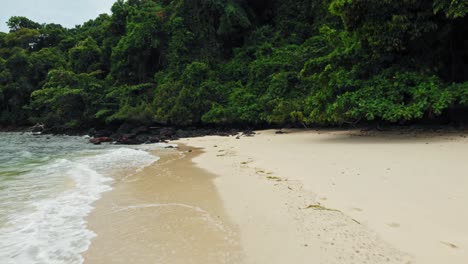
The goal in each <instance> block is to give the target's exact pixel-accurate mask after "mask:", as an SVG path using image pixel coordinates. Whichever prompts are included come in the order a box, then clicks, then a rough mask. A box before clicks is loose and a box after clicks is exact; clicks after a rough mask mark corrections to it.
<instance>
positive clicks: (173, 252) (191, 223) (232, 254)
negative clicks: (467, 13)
mask: <svg viewBox="0 0 468 264" xmlns="http://www.w3.org/2000/svg"><path fill="white" fill-rule="evenodd" d="M183 149H184V147H183V146H181V147H180V149H179V150H174V149H159V150H155V151H154V154H156V155H157V156H159V157H160V160H158V161H157V162H155V163H153V164H152V165H150V166H148V167H146V168H144V169H143V170H141V171H139V172H136V173H134V174H133V175H131V176H128V173H124V174H123V175H122V176H123V177H118V178H117V179H116V181H115V183H114V184H113V186H112V187H113V189H112V190H111V191H110V192H107V193H104V195H103V196H102V198H101V199H100V200H99V201H97V202H96V204H95V209H94V210H93V212H92V213H91V214H90V215H89V216H88V217H87V221H88V228H89V229H90V230H92V231H93V232H95V233H97V237H95V238H94V239H93V240H92V243H91V246H90V247H89V249H88V250H87V251H86V252H84V253H83V254H82V256H83V258H84V260H85V261H84V263H93V264H95V263H103V264H106V263H132V264H146V263H174V264H177V263H180V264H184V263H239V259H240V258H242V255H241V249H240V244H239V243H238V241H237V237H236V234H237V233H238V232H237V231H236V226H235V225H233V224H232V223H231V222H230V220H229V219H228V218H227V216H226V213H225V211H224V208H223V206H222V203H221V201H220V200H219V196H218V194H217V191H216V189H215V188H214V186H213V185H212V184H211V181H212V178H213V177H215V176H214V175H211V174H209V173H207V172H205V171H203V170H201V169H197V168H196V167H195V166H193V164H192V163H191V159H192V158H193V157H195V156H197V155H199V154H200V151H198V150H194V151H192V152H191V153H189V152H187V151H183ZM125 174H127V175H125Z"/></svg>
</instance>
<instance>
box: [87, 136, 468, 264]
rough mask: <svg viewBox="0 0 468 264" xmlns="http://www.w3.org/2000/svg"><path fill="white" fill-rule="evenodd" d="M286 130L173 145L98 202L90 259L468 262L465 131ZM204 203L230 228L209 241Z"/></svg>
mask: <svg viewBox="0 0 468 264" xmlns="http://www.w3.org/2000/svg"><path fill="white" fill-rule="evenodd" d="M284 132H285V133H286V134H276V133H275V131H274V130H266V131H259V132H258V133H257V135H256V136H254V137H240V138H239V139H237V137H234V136H231V137H222V136H206V137H198V138H184V139H180V140H177V141H174V142H172V143H176V144H179V146H180V148H179V149H177V150H161V151H162V152H158V153H157V155H158V156H160V157H161V159H160V160H159V161H158V162H156V163H155V164H153V165H151V166H149V167H147V168H145V169H144V170H143V171H141V172H139V173H137V174H136V175H134V176H132V177H131V178H129V179H128V180H126V181H120V182H117V183H116V184H115V185H114V186H113V187H114V189H113V190H112V191H111V192H109V193H105V194H104V196H103V198H102V199H101V200H99V201H98V202H97V203H96V209H95V210H94V211H93V213H92V214H91V215H90V216H89V217H88V220H89V228H90V229H91V230H93V231H94V232H96V233H97V235H98V236H97V238H95V239H94V240H93V241H92V244H91V247H90V248H89V250H88V251H87V252H85V253H84V254H83V256H84V258H85V260H86V261H85V263H92V264H94V263H98V264H99V263H126V262H128V261H130V260H131V261H132V262H135V263H136V264H138V263H148V261H149V260H151V261H152V262H154V261H159V262H158V263H171V264H172V263H249V264H250V263H252V264H253V263H272V264H276V263H277V264H280V263H297V264H301V263H311V262H314V263H346V264H352V263H359V264H361V263H372V264H379V263H401V264H407V263H413V264H414V263H416V264H418V263H421V264H438V263H453V264H458V263H460V264H462V263H465V262H466V260H468V253H467V251H466V250H467V248H468V227H466V226H465V224H464V223H465V220H467V219H468V212H466V210H464V209H463V208H464V204H466V203H468V194H466V191H464V190H463V187H465V186H468V185H466V184H468V179H466V177H463V172H464V171H468V163H463V162H462V161H463V159H464V157H468V139H467V138H466V136H467V134H466V132H464V131H462V132H460V131H455V132H447V131H443V132H440V133H437V132H432V133H429V132H426V133H418V132H415V133H412V134H408V133H399V132H398V131H396V132H395V131H393V132H374V131H358V130H354V131H350V130H346V131H333V130H326V131H325V130H318V131H315V130H284ZM188 150H191V152H188ZM163 152H164V153H163ZM418 153H419V154H418ZM166 154H168V155H166ZM171 155H172V156H171ZM171 157H172V158H171ZM422 186H424V188H421V187H422ZM161 204H165V205H167V206H166V207H164V206H163V207H161ZM180 205H183V206H180ZM187 205H188V206H187ZM171 207H172V208H173V209H174V207H175V208H178V209H177V210H169V211H165V210H166V209H168V208H171ZM194 207H195V208H199V209H201V211H200V210H198V209H197V210H195V212H198V213H202V212H209V213H208V215H211V216H214V215H216V216H218V217H219V218H214V219H215V220H216V219H218V220H219V221H218V220H217V222H216V223H217V225H219V224H221V226H224V227H225V229H224V230H226V229H227V230H229V232H227V233H224V231H223V232H221V234H222V235H220V233H218V232H216V230H215V232H213V233H211V234H212V236H211V237H212V238H213V237H214V238H216V239H206V235H205V233H206V229H205V232H203V234H202V233H201V232H200V230H203V229H204V228H203V226H205V225H207V226H208V227H210V226H212V224H213V222H212V221H211V224H209V223H207V222H206V218H204V219H205V220H203V221H202V222H193V215H187V212H194V211H193V208H194ZM434 208H436V210H434ZM202 214H203V213H202ZM179 219H185V220H187V221H182V222H179V221H178V220H179ZM211 219H213V218H211ZM161 226H163V227H164V226H166V227H168V229H164V228H162V227H161ZM215 226H216V225H215ZM208 229H210V228H208ZM215 229H216V228H215ZM142 230H144V232H143V231H142ZM168 230H170V232H168ZM211 231H213V230H212V229H211ZM218 231H219V230H218ZM147 234H151V235H147ZM226 234H229V235H228V237H229V239H226ZM141 235H143V238H141V237H140V238H139V236H141ZM187 237H195V238H196V239H199V241H198V242H197V243H186V242H187V241H186V239H185V238H187ZM189 242H190V241H189ZM192 242H193V241H192ZM220 245H221V247H218V246H220ZM174 248H175V249H176V250H175V251H174ZM216 252H217V253H216ZM223 252H224V253H226V252H227V253H228V254H227V255H226V254H224V253H223ZM221 253H222V254H221ZM220 254H221V255H220ZM162 255H164V256H165V258H162V257H161V256H162ZM210 257H211V259H209V258H210ZM213 257H214V258H216V260H213ZM207 258H208V259H207Z"/></svg>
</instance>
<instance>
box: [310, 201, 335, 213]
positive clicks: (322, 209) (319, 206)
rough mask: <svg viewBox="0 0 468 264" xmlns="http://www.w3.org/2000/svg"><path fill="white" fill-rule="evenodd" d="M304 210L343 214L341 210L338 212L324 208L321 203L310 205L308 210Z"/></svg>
mask: <svg viewBox="0 0 468 264" xmlns="http://www.w3.org/2000/svg"><path fill="white" fill-rule="evenodd" d="M304 209H314V210H320V211H332V212H341V211H340V210H336V209H331V208H327V207H324V206H322V205H321V204H320V203H318V204H311V205H308V206H307V207H306V208H304Z"/></svg>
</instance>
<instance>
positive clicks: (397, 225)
mask: <svg viewBox="0 0 468 264" xmlns="http://www.w3.org/2000/svg"><path fill="white" fill-rule="evenodd" d="M387 225H388V226H389V227H393V228H398V227H400V224H399V223H389V224H387Z"/></svg>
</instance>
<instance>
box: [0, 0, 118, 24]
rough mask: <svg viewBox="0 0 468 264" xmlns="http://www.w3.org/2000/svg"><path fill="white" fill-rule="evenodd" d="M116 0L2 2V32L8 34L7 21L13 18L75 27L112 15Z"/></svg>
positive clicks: (1, 0) (28, 0) (0, 18)
mask: <svg viewBox="0 0 468 264" xmlns="http://www.w3.org/2000/svg"><path fill="white" fill-rule="evenodd" d="M115 1H116V0H0V31H3V32H7V31H8V27H7V25H6V21H8V19H9V18H10V17H12V16H25V17H27V18H29V19H31V20H33V21H36V22H39V23H56V24H61V25H62V26H64V27H69V28H71V27H74V26H75V25H78V24H82V23H83V22H85V21H88V20H90V19H93V18H96V17H97V16H98V15H99V14H102V13H110V8H111V6H112V4H113V3H114V2H115Z"/></svg>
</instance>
